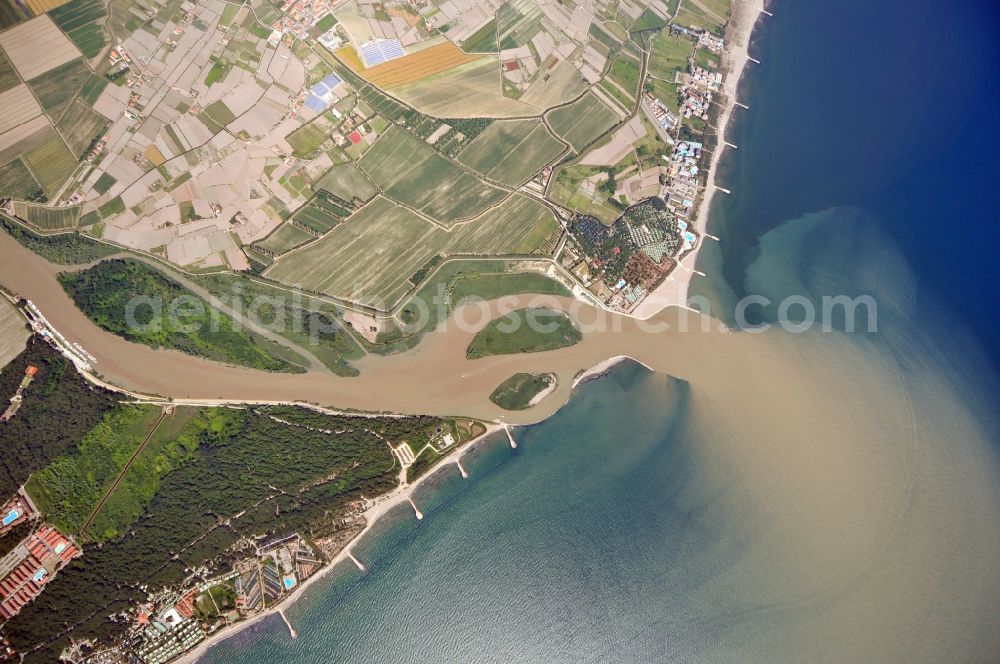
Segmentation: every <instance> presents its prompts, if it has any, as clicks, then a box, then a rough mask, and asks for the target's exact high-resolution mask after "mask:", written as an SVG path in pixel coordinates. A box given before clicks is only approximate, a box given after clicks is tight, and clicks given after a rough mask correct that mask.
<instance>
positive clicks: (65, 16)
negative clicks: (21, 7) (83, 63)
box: [49, 0, 108, 58]
mask: <svg viewBox="0 0 1000 664" xmlns="http://www.w3.org/2000/svg"><path fill="white" fill-rule="evenodd" d="M107 15H108V12H107V9H105V6H104V3H103V2H101V0H70V2H67V3H65V4H63V5H62V6H60V7H57V8H56V9H53V10H52V11H50V12H49V17H50V18H51V19H52V20H53V21H54V22H55V24H56V25H58V26H59V28H60V29H61V30H62V31H63V32H65V33H66V35H67V36H68V37H69V38H70V40H71V41H72V42H73V43H74V44H76V46H77V48H79V49H80V51H81V52H82V53H83V55H84V56H86V57H87V58H95V57H97V56H98V55H100V54H101V52H102V51H104V47H105V46H106V45H107V41H108V40H107V36H106V34H105V31H104V26H103V25H102V22H103V20H104V17H106V16H107Z"/></svg>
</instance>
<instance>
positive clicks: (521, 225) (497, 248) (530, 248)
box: [447, 194, 559, 255]
mask: <svg viewBox="0 0 1000 664" xmlns="http://www.w3.org/2000/svg"><path fill="white" fill-rule="evenodd" d="M558 228H559V223H558V222H557V221H556V219H555V217H554V216H553V215H552V212H550V211H549V209H548V208H547V207H545V206H544V205H542V204H541V203H539V202H538V201H536V200H534V199H532V198H528V197H527V196H524V195H523V194H516V195H514V196H512V197H511V198H510V199H508V200H507V201H505V202H504V204H503V205H501V206H499V207H498V208H496V209H493V210H490V211H489V212H487V213H486V214H484V215H483V216H482V217H480V218H478V219H476V220H475V221H471V222H465V223H463V224H462V225H461V226H458V227H456V228H455V229H454V230H453V231H452V233H451V240H450V241H449V242H448V246H447V252H448V253H449V254H480V255H497V254H530V253H532V252H534V251H535V249H536V248H538V246H539V244H541V242H542V241H543V240H544V239H545V238H547V237H548V236H549V235H551V234H552V233H554V232H555V231H556V230H557V229H558Z"/></svg>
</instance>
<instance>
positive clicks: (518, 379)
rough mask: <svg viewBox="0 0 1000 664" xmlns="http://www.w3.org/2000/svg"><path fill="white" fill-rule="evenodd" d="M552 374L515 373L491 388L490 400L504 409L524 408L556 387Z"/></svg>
mask: <svg viewBox="0 0 1000 664" xmlns="http://www.w3.org/2000/svg"><path fill="white" fill-rule="evenodd" d="M556 381H557V379H556V376H555V375H554V374H531V373H516V374H514V375H513V376H511V377H510V378H508V379H507V380H505V381H504V382H502V383H500V385H498V386H497V389H495V390H493V394H491V395H490V401H492V402H493V403H495V404H496V405H498V406H500V407H501V408H503V409H504V410H524V409H526V408H531V407H532V406H534V405H536V404H538V403H539V402H540V401H541V400H542V399H544V398H545V397H546V396H548V395H549V394H550V393H551V392H552V391H553V390H555V389H556Z"/></svg>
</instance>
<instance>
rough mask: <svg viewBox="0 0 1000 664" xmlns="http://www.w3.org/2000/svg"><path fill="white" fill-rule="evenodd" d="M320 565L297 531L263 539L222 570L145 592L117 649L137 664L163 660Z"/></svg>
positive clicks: (269, 601) (280, 595)
mask: <svg viewBox="0 0 1000 664" xmlns="http://www.w3.org/2000/svg"><path fill="white" fill-rule="evenodd" d="M322 565H323V560H322V559H321V557H320V555H319V554H317V552H316V551H314V549H313V547H312V545H310V544H309V543H307V542H306V541H305V540H304V539H302V538H301V537H300V536H299V535H298V534H297V533H293V534H291V535H288V536H286V537H282V538H279V539H276V540H272V541H269V542H267V543H265V544H262V545H261V546H259V547H256V549H255V551H254V555H253V556H252V557H250V558H246V559H243V560H240V561H239V562H237V563H236V564H235V565H234V566H233V568H232V569H231V570H230V571H228V572H226V573H224V574H221V575H218V576H215V577H212V578H209V579H207V580H202V581H198V582H194V581H192V582H191V584H190V585H188V586H187V587H186V589H184V590H183V591H180V592H178V591H176V590H169V589H168V590H162V591H159V592H157V593H154V594H153V595H151V596H150V598H149V600H148V601H147V602H145V603H144V604H142V605H141V606H139V607H138V608H137V610H136V612H135V615H134V622H133V625H132V628H131V629H130V630H129V634H128V636H127V637H126V639H125V642H124V643H123V648H124V650H125V651H126V652H127V653H128V654H131V655H132V656H134V657H135V658H136V659H137V660H138V661H140V662H142V663H143V664H165V663H166V662H168V661H170V660H171V659H173V658H174V657H176V656H178V655H180V654H182V653H185V652H187V651H189V650H191V649H192V648H194V647H195V646H196V645H198V643H200V642H201V641H202V640H204V639H205V637H206V636H208V635H209V634H211V633H213V632H215V631H217V630H219V629H221V628H222V627H225V626H226V625H229V624H231V623H234V622H237V621H239V620H242V619H244V618H246V617H249V616H252V615H254V614H257V613H260V612H261V611H264V610H265V609H268V608H270V607H272V606H274V605H275V604H276V603H278V602H280V601H281V600H282V599H284V598H285V597H286V596H287V595H288V594H289V593H291V592H293V591H294V590H295V589H296V588H297V587H298V586H299V585H300V584H301V583H302V582H303V581H305V580H306V579H308V578H309V577H310V576H312V575H313V574H314V573H315V572H316V571H317V570H318V569H319V568H320V567H322Z"/></svg>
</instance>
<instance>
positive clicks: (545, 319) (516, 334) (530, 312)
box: [465, 309, 583, 360]
mask: <svg viewBox="0 0 1000 664" xmlns="http://www.w3.org/2000/svg"><path fill="white" fill-rule="evenodd" d="M582 338H583V335H581V334H580V331H579V330H578V329H576V326H575V325H573V321H571V320H570V319H569V317H567V316H566V315H565V314H564V313H562V312H561V311H554V310H552V309H518V310H517V311H512V312H510V313H509V314H507V315H506V316H502V317H501V318H497V319H495V320H493V321H490V323H489V324H488V325H487V326H486V327H484V328H483V329H482V330H480V331H479V333H478V334H476V336H475V337H474V338H473V339H472V343H470V344H469V347H468V348H467V349H466V351H465V356H466V357H467V358H468V359H470V360H475V359H477V358H480V357H488V356H490V355H511V354H514V353H538V352H541V351H546V350H555V349H557V348H565V347H567V346H572V345H573V344H576V343H578V342H579V341H580V339H582Z"/></svg>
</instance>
